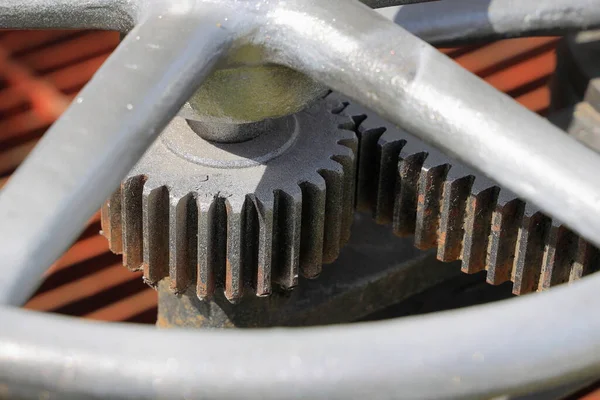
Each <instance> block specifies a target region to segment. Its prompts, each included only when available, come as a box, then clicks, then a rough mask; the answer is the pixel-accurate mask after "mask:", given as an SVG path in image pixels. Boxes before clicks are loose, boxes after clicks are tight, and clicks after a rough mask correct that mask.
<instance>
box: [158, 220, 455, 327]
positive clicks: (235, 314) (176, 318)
mask: <svg viewBox="0 0 600 400" xmlns="http://www.w3.org/2000/svg"><path fill="white" fill-rule="evenodd" d="M458 274H460V266H459V264H457V263H452V264H445V263H442V262H439V261H437V260H436V259H435V253H434V252H421V251H419V250H417V249H415V248H414V247H413V246H412V243H411V240H409V239H398V238H397V237H395V236H394V235H393V233H392V232H390V230H389V228H388V227H385V226H380V225H377V224H376V223H375V222H374V221H372V219H371V218H370V217H369V216H367V215H364V214H357V215H356V216H355V220H354V225H353V228H352V236H351V238H350V242H349V243H348V245H347V246H346V247H344V249H342V251H341V253H340V256H339V258H338V259H337V260H336V261H335V262H333V263H332V264H331V265H328V266H326V267H325V268H324V269H323V273H322V274H321V276H320V277H319V279H315V280H306V279H301V281H300V284H299V285H298V287H297V288H296V289H295V290H293V291H281V290H279V291H275V292H274V293H273V294H272V295H271V296H270V297H269V298H257V297H256V296H253V295H249V296H246V297H245V298H243V299H242V301H241V302H240V304H231V303H230V302H229V301H227V299H226V298H225V297H224V295H223V293H222V292H217V293H215V296H214V298H213V299H212V300H211V301H202V300H199V299H198V297H197V296H196V293H195V290H194V289H193V288H191V289H190V290H188V291H186V292H185V293H182V294H180V295H175V294H173V293H172V291H171V290H170V288H169V282H168V280H164V281H162V282H161V283H159V286H158V292H159V302H158V321H157V326H159V327H161V328H170V327H176V326H184V327H190V328H199V327H202V328H233V327H237V328H242V327H243V328H250V327H270V326H310V325H325V324H335V323H344V322H352V321H355V320H357V319H359V318H363V317H365V316H367V315H369V314H371V313H374V312H376V311H379V310H381V309H384V308H386V307H388V306H390V305H393V304H396V303H399V302H401V301H402V300H404V299H406V298H409V297H410V296H412V295H414V294H416V293H420V292H422V291H423V290H425V289H428V288H430V287H432V286H434V285H436V284H438V283H440V282H442V281H444V280H446V279H449V278H451V277H455V276H457V275H458Z"/></svg>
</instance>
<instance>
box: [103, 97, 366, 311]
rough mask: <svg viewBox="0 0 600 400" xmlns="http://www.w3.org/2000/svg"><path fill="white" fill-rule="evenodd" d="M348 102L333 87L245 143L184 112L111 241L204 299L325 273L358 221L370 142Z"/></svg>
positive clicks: (106, 211)
mask: <svg viewBox="0 0 600 400" xmlns="http://www.w3.org/2000/svg"><path fill="white" fill-rule="evenodd" d="M342 109H343V105H342V103H340V102H339V101H338V100H336V99H334V98H332V97H331V96H330V97H328V98H325V99H322V100H319V101H318V102H316V103H315V104H314V105H312V106H311V107H309V108H308V109H306V110H304V111H302V112H300V113H298V114H295V115H292V116H289V117H285V118H282V119H278V120H273V121H268V122H266V123H265V124H267V125H268V126H266V130H265V133H263V134H261V135H260V136H258V137H256V138H254V139H252V140H249V141H246V142H243V143H212V142H208V141H206V140H204V139H202V138H200V137H199V136H198V135H197V134H196V133H195V132H194V131H193V130H192V129H191V128H190V126H189V125H188V124H187V122H186V120H185V119H183V118H181V117H176V118H175V119H174V120H173V121H172V123H171V124H170V125H169V126H168V127H167V128H166V129H165V131H164V132H163V133H162V134H161V136H160V138H159V139H158V140H157V141H156V143H155V144H154V145H153V146H152V147H151V148H150V149H149V150H148V151H147V152H146V154H145V155H144V157H143V158H142V159H141V160H140V162H139V163H138V164H137V165H136V166H135V167H134V169H133V170H132V171H131V172H130V173H129V174H128V176H127V177H126V178H125V179H124V181H123V182H122V184H121V187H120V188H119V189H118V190H117V191H116V192H115V193H114V194H113V195H112V196H111V198H110V199H109V200H108V201H107V202H106V203H105V204H104V206H103V208H102V229H103V234H104V236H105V237H106V238H107V239H108V240H109V246H110V248H111V250H112V251H113V252H115V253H122V254H123V263H124V265H125V266H127V267H128V268H129V269H131V270H139V269H143V272H144V280H145V281H146V282H147V283H148V284H150V285H151V286H156V285H157V284H158V282H159V281H160V280H161V279H163V278H165V277H170V281H171V289H172V290H173V291H174V292H176V293H182V292H183V291H185V290H186V289H187V288H188V287H189V286H190V285H192V284H194V283H195V284H196V293H197V295H198V297H199V298H200V299H206V298H210V297H211V296H212V294H213V293H214V291H215V289H216V288H224V292H225V296H226V297H227V299H228V300H229V301H231V302H236V301H238V300H240V299H241V297H242V296H243V295H244V293H245V292H248V289H249V288H250V289H251V290H252V291H254V293H255V294H256V295H257V296H267V295H269V294H270V293H271V292H272V285H273V284H275V285H278V286H280V287H282V288H284V289H291V288H293V287H294V286H296V285H297V282H298V275H299V273H301V274H302V275H303V276H305V277H308V278H314V277H316V276H318V275H319V273H320V272H321V267H322V264H327V263H331V262H332V261H334V260H335V259H336V258H337V256H338V253H339V250H340V247H341V246H343V245H344V244H345V243H346V241H347V240H348V238H349V235H350V228H351V224H352V219H353V211H354V189H355V170H356V165H355V162H356V161H355V155H356V151H357V144H358V141H357V138H356V135H355V133H354V131H353V127H354V126H353V122H352V120H351V119H350V118H348V117H344V116H342V115H339V112H340V111H341V110H342Z"/></svg>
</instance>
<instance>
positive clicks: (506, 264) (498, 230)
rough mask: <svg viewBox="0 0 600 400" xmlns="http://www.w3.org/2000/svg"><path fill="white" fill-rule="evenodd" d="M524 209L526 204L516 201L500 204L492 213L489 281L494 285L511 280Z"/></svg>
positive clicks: (489, 245) (488, 262) (488, 268)
mask: <svg viewBox="0 0 600 400" xmlns="http://www.w3.org/2000/svg"><path fill="white" fill-rule="evenodd" d="M524 208H525V203H523V202H522V201H521V200H519V199H514V200H512V201H509V202H508V203H505V204H500V202H499V204H498V205H497V207H496V209H495V210H494V212H493V213H492V229H491V235H490V240H489V244H488V247H489V249H488V261H487V266H488V267H487V281H488V282H489V283H491V284H492V285H499V284H501V283H504V282H506V281H509V280H510V279H511V275H512V270H513V265H514V262H515V256H516V252H517V239H518V236H519V227H520V226H521V224H522V221H523V212H524Z"/></svg>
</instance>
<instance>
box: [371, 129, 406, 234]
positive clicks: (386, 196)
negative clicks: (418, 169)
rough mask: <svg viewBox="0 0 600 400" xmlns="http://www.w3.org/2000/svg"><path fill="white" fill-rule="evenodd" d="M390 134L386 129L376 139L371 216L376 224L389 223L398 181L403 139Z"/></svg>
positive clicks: (392, 213)
mask: <svg viewBox="0 0 600 400" xmlns="http://www.w3.org/2000/svg"><path fill="white" fill-rule="evenodd" d="M395 136H397V135H391V134H390V131H389V130H388V131H386V132H385V133H384V134H383V135H381V136H380V137H379V140H378V141H377V159H376V162H375V164H374V166H375V169H376V171H377V186H376V190H375V191H374V192H375V193H376V194H375V205H374V210H373V217H374V218H375V222H377V223H378V224H389V223H391V222H392V220H393V218H394V198H395V195H396V193H395V188H396V185H397V183H398V182H397V181H398V157H399V155H400V151H401V150H402V147H404V145H405V144H406V141H405V140H404V139H399V138H397V137H395Z"/></svg>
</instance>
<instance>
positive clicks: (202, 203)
mask: <svg viewBox="0 0 600 400" xmlns="http://www.w3.org/2000/svg"><path fill="white" fill-rule="evenodd" d="M196 204H197V209H198V242H197V248H198V256H197V260H198V264H197V281H196V295H197V296H198V298H199V299H201V300H206V299H209V298H211V297H212V296H213V294H214V291H215V286H216V283H217V282H224V281H225V257H226V251H227V210H226V207H225V199H223V198H220V197H215V198H213V199H212V200H210V201H206V200H205V199H202V198H200V196H198V198H197V199H196Z"/></svg>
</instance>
